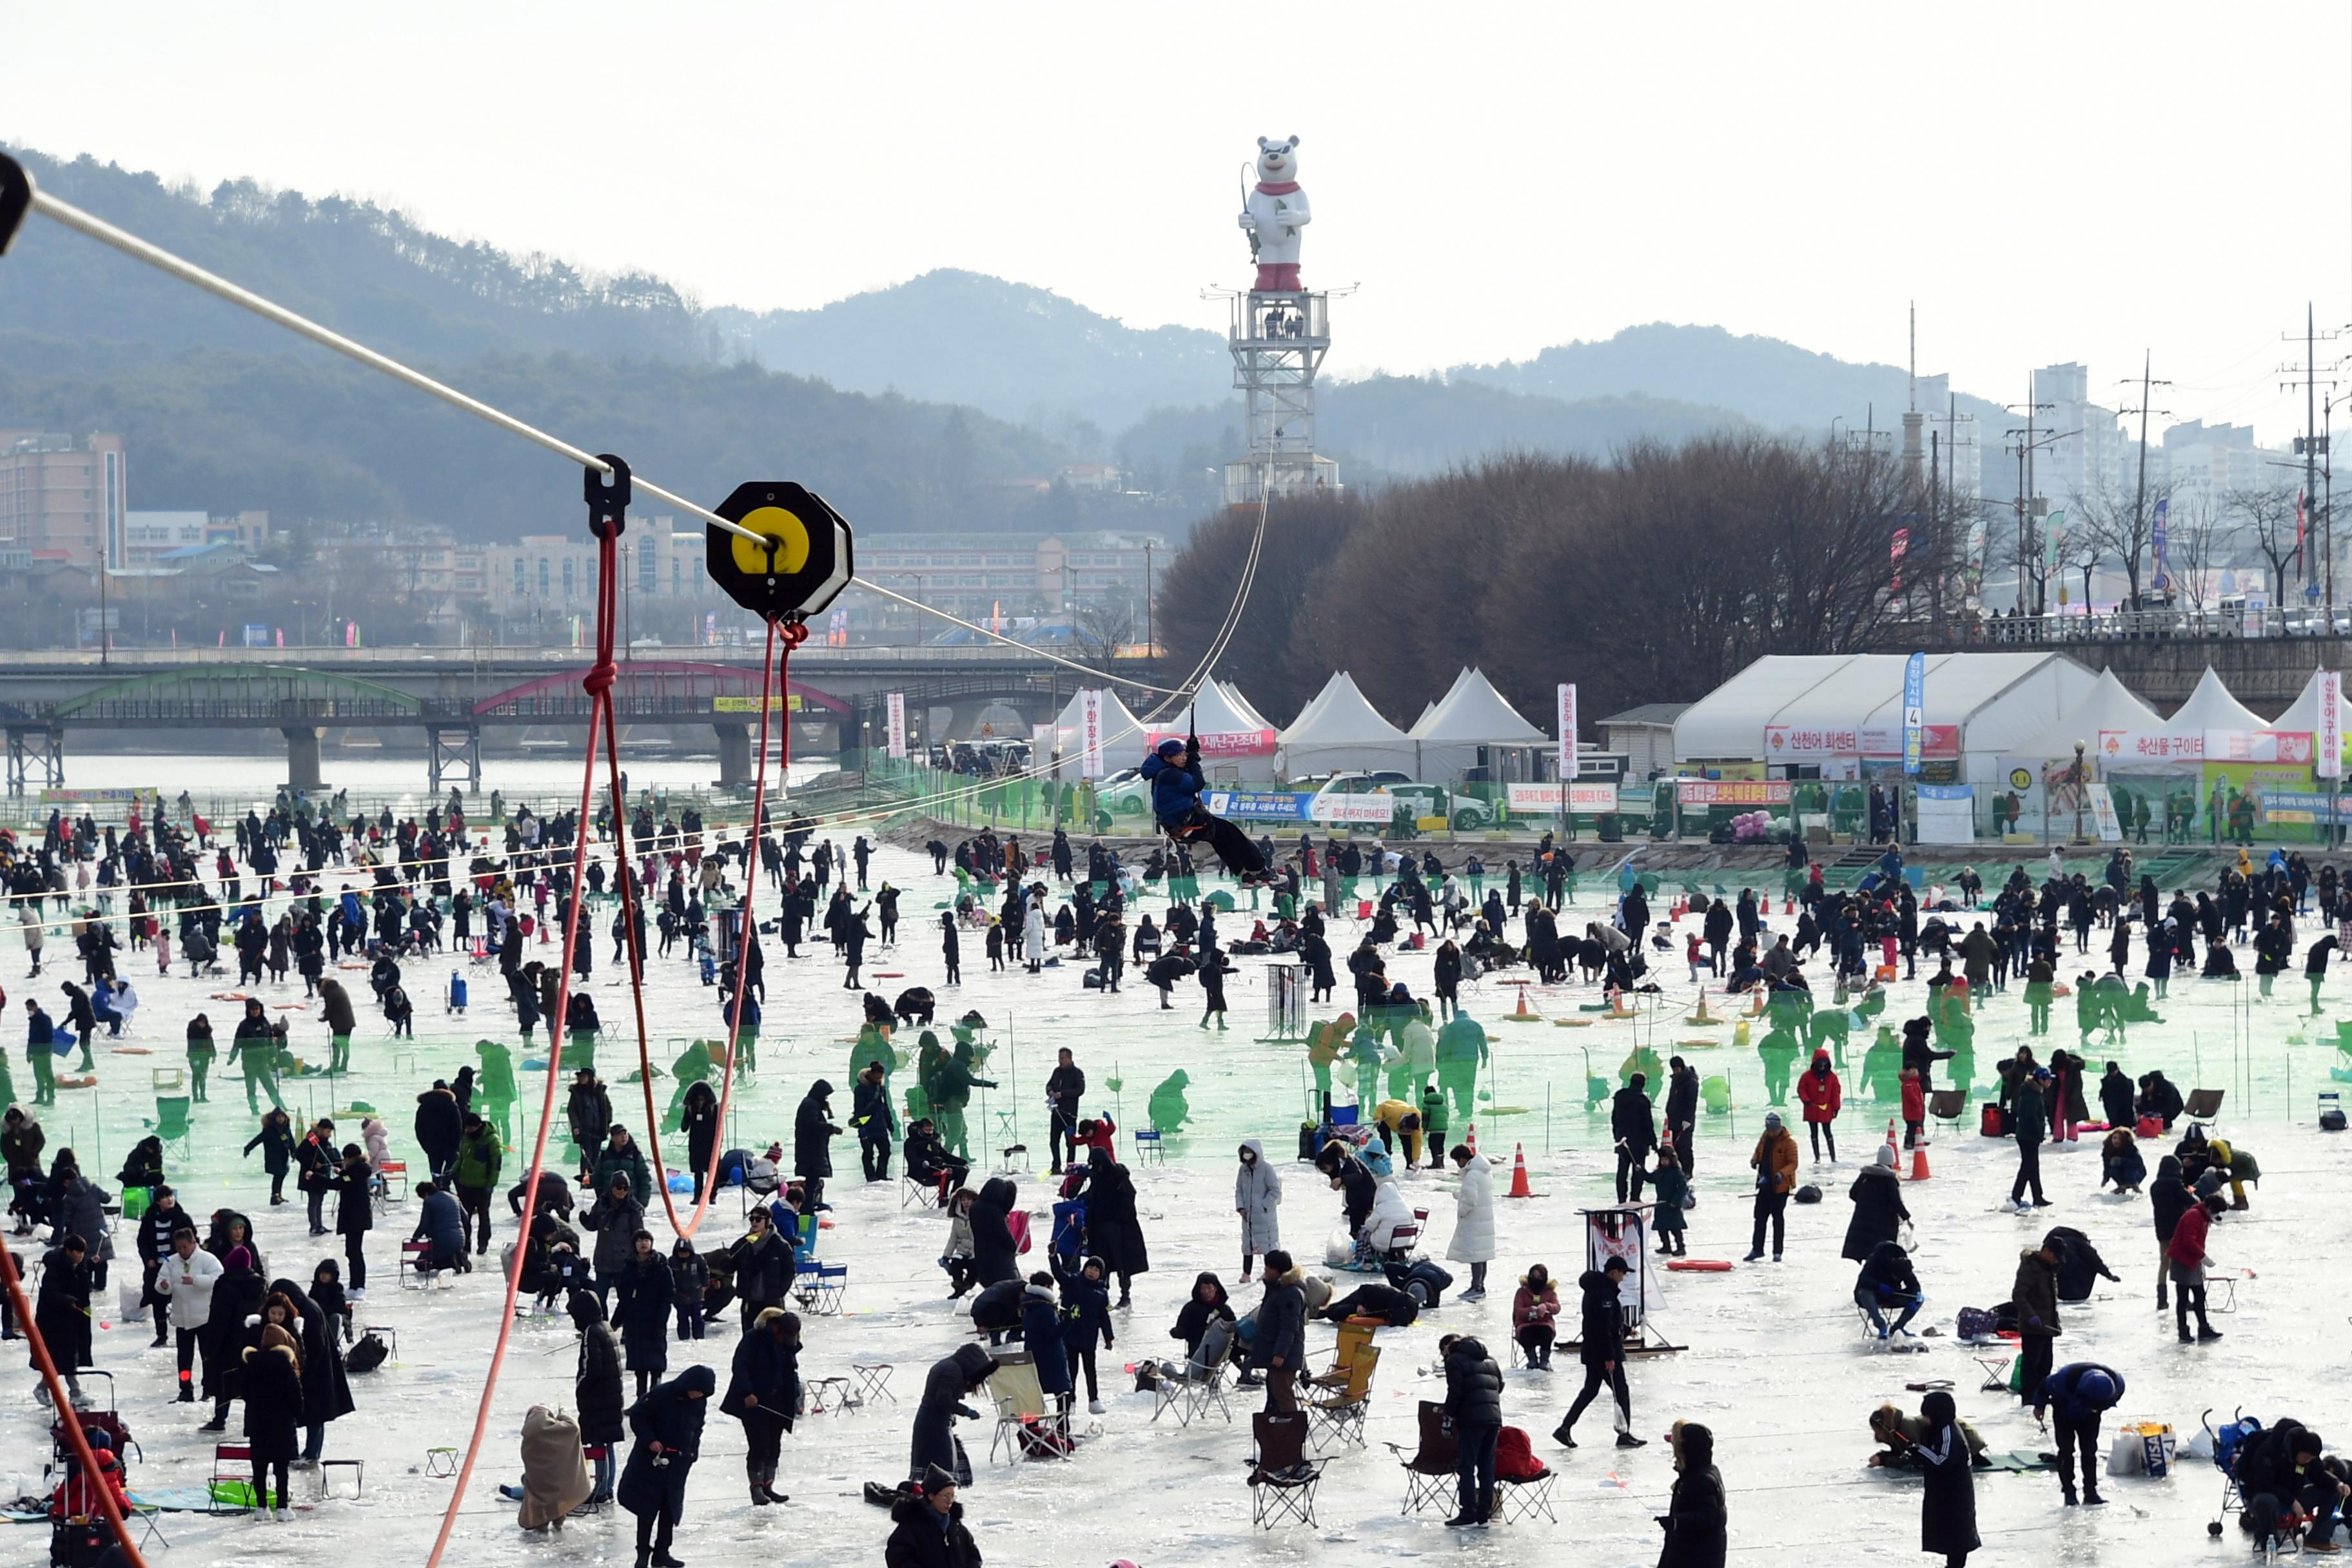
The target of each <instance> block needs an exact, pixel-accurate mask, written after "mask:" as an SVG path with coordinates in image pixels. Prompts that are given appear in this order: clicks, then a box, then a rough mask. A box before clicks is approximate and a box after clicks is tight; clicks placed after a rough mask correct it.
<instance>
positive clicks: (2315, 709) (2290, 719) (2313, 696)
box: [2271, 669, 2326, 733]
mask: <svg viewBox="0 0 2352 1568" xmlns="http://www.w3.org/2000/svg"><path fill="white" fill-rule="evenodd" d="M2324 674H2326V671H2325V670H2318V669H2315V670H2313V671H2312V672H2311V679H2309V680H2306V681H2305V682H2304V683H2303V693H2302V695H2301V696H2299V697H2297V698H2296V699H2295V700H2294V701H2293V702H2290V703H2288V704H2287V710H2286V711H2285V712H2284V713H2282V714H2280V715H2279V716H2278V717H2277V718H2275V719H2273V720H2272V721H2271V728H2272V729H2273V730H2291V731H2312V732H2314V733H2316V732H2317V731H2318V729H2319V678H2320V677H2321V676H2322V675H2324Z"/></svg>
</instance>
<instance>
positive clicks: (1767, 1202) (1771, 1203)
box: [1747, 1110, 1797, 1263]
mask: <svg viewBox="0 0 2352 1568" xmlns="http://www.w3.org/2000/svg"><path fill="white" fill-rule="evenodd" d="M1748 1165H1749V1166H1750V1167H1751V1168H1752V1169H1753V1170H1754V1171H1755V1173H1756V1234H1755V1236H1754V1237H1753V1238H1751V1239H1750V1240H1749V1242H1748V1258H1747V1261H1748V1262H1749V1263H1754V1262H1755V1261H1757V1260H1758V1259H1759V1258H1762V1257H1763V1256H1764V1225H1765V1222H1766V1221H1767V1220H1769V1221H1770V1222H1771V1225H1772V1261H1773V1262H1775V1263H1778V1262H1780V1244H1781V1240H1782V1237H1783V1233H1784V1231H1785V1230H1786V1228H1787V1219H1788V1212H1789V1194H1791V1193H1793V1192H1795V1191H1796V1190H1797V1141H1796V1139H1795V1138H1793V1137H1791V1136H1790V1132H1789V1130H1788V1129H1787V1128H1786V1127H1783V1126H1781V1125H1780V1112H1779V1111H1777V1110H1775V1111H1770V1112H1768V1113H1767V1114H1766V1115H1765V1118H1764V1136H1763V1137H1761V1138H1759V1139H1758V1140H1757V1141H1756V1153H1755V1155H1754V1157H1753V1158H1751V1159H1750V1160H1749V1161H1748Z"/></svg>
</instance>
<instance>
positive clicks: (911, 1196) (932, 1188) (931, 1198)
mask: <svg viewBox="0 0 2352 1568" xmlns="http://www.w3.org/2000/svg"><path fill="white" fill-rule="evenodd" d="M946 1199H947V1185H946V1180H945V1174H944V1173H942V1175H941V1177H940V1180H938V1181H930V1182H919V1181H917V1180H915V1178H914V1177H912V1176H906V1175H902V1176H900V1177H899V1178H898V1206H899V1207H900V1208H902V1209H903V1208H905V1207H906V1206H907V1205H908V1204H913V1205H916V1206H917V1207H918V1208H927V1209H935V1208H937V1207H939V1206H940V1204H941V1203H943V1202H945V1201H946Z"/></svg>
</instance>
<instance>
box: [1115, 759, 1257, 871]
mask: <svg viewBox="0 0 2352 1568" xmlns="http://www.w3.org/2000/svg"><path fill="white" fill-rule="evenodd" d="M1142 773H1143V777H1144V778H1145V780H1146V781H1147V782H1149V783H1150V785H1151V814H1152V816H1154V817H1155V818H1157V819H1158V821H1159V823H1160V830H1161V831H1162V832H1164V833H1166V834H1167V835H1168V836H1169V837H1171V838H1173V839H1175V840H1176V841H1177V842H1178V843H1180V844H1187V843H1192V842H1194V841H1196V840H1201V839H1205V840H1207V842H1208V845H1209V847H1210V848H1212V849H1213V850H1215V851H1216V852H1217V858H1218V859H1220V860H1222V861H1223V862H1224V865H1225V869H1226V870H1228V871H1230V872H1232V873H1233V874H1234V876H1235V877H1237V878H1239V879H1241V880H1243V881H1244V882H1247V883H1252V884H1270V883H1271V882H1272V881H1273V880H1274V879H1273V877H1272V875H1271V874H1270V873H1269V872H1268V871H1267V869H1266V864H1265V856H1264V855H1262V854H1260V853H1259V852H1258V847H1257V846H1256V845H1255V844H1253V843H1251V842H1250V839H1249V836H1248V835H1247V834H1245V833H1244V832H1243V831H1242V830H1241V829H1240V828H1238V827H1235V826H1234V825H1233V824H1232V823H1230V822H1227V821H1225V820H1224V819H1223V817H1219V816H1212V815H1211V814H1210V812H1209V809H1208V807H1206V806H1204V805H1202V804H1201V794H1202V791H1203V790H1205V789H1207V788H1208V775H1207V774H1205V773H1202V771H1201V740H1200V737H1199V736H1197V735H1192V736H1187V737H1186V738H1185V739H1183V740H1181V741H1179V740H1177V739H1175V738H1174V737H1172V736H1171V737H1170V738H1169V739H1168V740H1165V741H1162V742H1160V744H1159V746H1158V747H1157V748H1155V749H1154V750H1153V752H1152V753H1151V754H1150V756H1148V757H1146V758H1144V759H1143V769H1142Z"/></svg>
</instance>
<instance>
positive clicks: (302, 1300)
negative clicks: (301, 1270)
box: [215, 1279, 359, 1426]
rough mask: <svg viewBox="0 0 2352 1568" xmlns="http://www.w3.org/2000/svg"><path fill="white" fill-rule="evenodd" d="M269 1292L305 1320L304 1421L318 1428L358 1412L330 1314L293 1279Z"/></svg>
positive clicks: (273, 1282)
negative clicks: (284, 1301) (321, 1308)
mask: <svg viewBox="0 0 2352 1568" xmlns="http://www.w3.org/2000/svg"><path fill="white" fill-rule="evenodd" d="M215 1289H217V1287H215ZM269 1291H270V1294H271V1295H273V1296H283V1297H285V1298H286V1299H287V1300H289V1301H291V1302H293V1303H294V1310H296V1311H298V1312H299V1313H300V1314H301V1316H302V1408H303V1416H302V1419H303V1420H304V1421H305V1422H306V1423H308V1424H310V1425H312V1426H316V1425H319V1424H320V1423H322V1422H328V1421H339V1420H341V1418H342V1417H344V1416H346V1415H350V1414H351V1413H352V1411H354V1410H357V1409H358V1408H359V1406H358V1405H355V1404H353V1403H352V1385H351V1381H350V1380H349V1379H348V1378H346V1377H345V1376H344V1375H343V1358H342V1353H341V1351H340V1350H339V1349H338V1348H337V1346H336V1335H335V1326H334V1325H333V1324H332V1323H330V1322H328V1321H327V1314H326V1313H324V1312H322V1311H320V1310H319V1303H318V1302H316V1301H313V1300H310V1297H309V1296H307V1295H305V1294H304V1293H303V1290H302V1288H301V1287H300V1286H299V1285H297V1284H295V1283H294V1281H293V1280H291V1279H273V1280H271V1281H270V1282H269Z"/></svg>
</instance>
